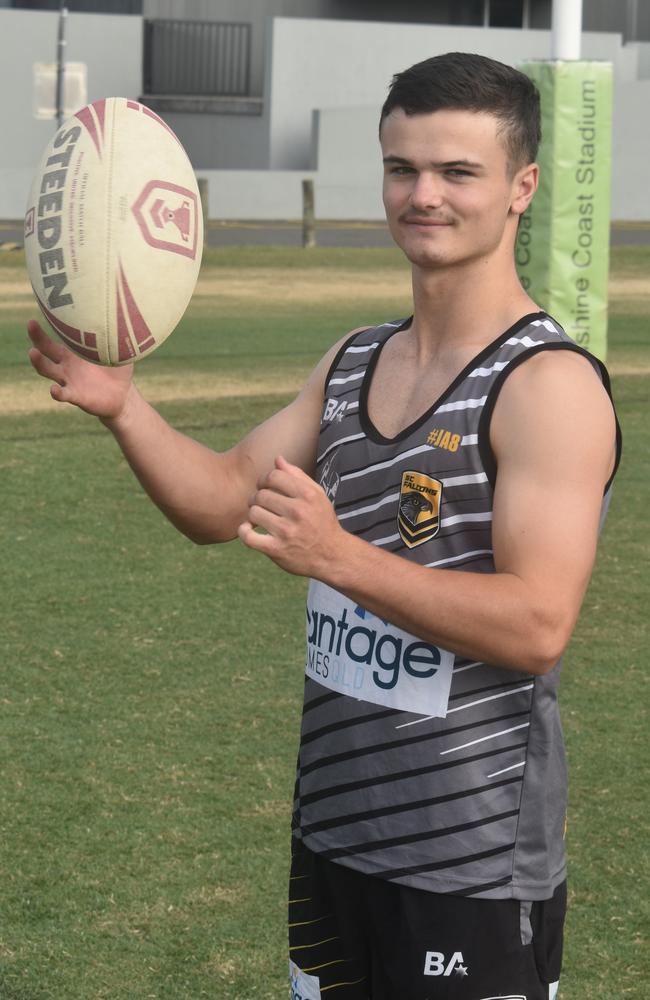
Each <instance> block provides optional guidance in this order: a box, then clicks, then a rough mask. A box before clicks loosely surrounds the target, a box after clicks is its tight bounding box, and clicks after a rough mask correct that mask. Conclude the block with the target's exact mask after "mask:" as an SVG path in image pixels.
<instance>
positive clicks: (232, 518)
mask: <svg viewBox="0 0 650 1000" xmlns="http://www.w3.org/2000/svg"><path fill="white" fill-rule="evenodd" d="M102 422H103V423H104V424H105V426H106V427H107V428H108V429H109V430H110V431H111V433H112V434H113V436H114V437H115V440H116V441H117V443H118V444H119V446H120V448H121V449H122V452H123V453H124V456H125V458H126V460H127V462H128V463H129V465H130V466H131V468H132V470H133V472H134V473H135V475H136V477H137V479H138V480H139V482H140V483H141V485H142V487H143V488H144V490H145V491H146V492H147V493H148V495H149V496H150V498H151V499H152V500H153V502H154V503H155V504H156V506H157V507H159V508H160V510H161V511H162V512H163V514H164V515H165V516H166V517H167V518H168V519H169V520H170V521H171V522H172V524H173V525H174V526H175V527H176V528H177V529H178V530H179V531H181V532H182V533H183V534H184V535H187V537H188V538H190V539H191V540H192V541H194V542H197V543H200V544H205V543H209V542H222V541H229V540H230V539H232V538H234V537H235V536H236V533H237V525H238V524H239V522H240V520H241V517H242V501H241V499H240V498H239V496H238V490H237V482H236V481H233V472H232V469H231V468H230V465H231V463H229V460H228V456H227V454H223V455H221V454H217V453H216V452H214V451H212V450H211V449H209V448H207V447H206V446H205V445H202V444H200V443H199V442H197V441H194V440H193V439H192V438H189V437H186V436H185V435H184V434H181V433H180V432H178V431H176V430H174V429H173V428H172V427H170V426H169V424H167V423H166V422H165V420H164V419H163V418H162V417H161V416H160V414H159V413H157V412H156V410H154V409H153V407H152V406H150V405H149V404H148V403H147V402H146V401H145V400H144V399H143V397H142V396H141V395H140V393H139V392H138V391H137V390H136V389H135V388H134V389H132V390H131V392H130V394H129V397H128V400H127V403H126V405H125V407H124V409H123V411H122V413H121V414H120V416H119V417H117V418H115V419H111V420H104V421H102Z"/></svg>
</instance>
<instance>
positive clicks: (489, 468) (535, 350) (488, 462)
mask: <svg viewBox="0 0 650 1000" xmlns="http://www.w3.org/2000/svg"><path fill="white" fill-rule="evenodd" d="M543 351H571V352H572V353H573V354H580V355H581V356H582V357H583V358H585V359H586V360H587V361H589V362H590V364H591V365H592V367H593V368H596V369H597V370H598V372H599V374H600V377H601V379H602V385H603V388H604V389H605V392H606V393H607V395H608V397H609V401H610V403H611V404H612V409H613V411H614V421H615V424H616V458H615V461H614V468H613V470H612V474H611V476H610V477H609V479H608V480H607V483H606V485H605V489H604V490H603V494H605V493H607V490H608V489H609V487H610V486H611V485H612V481H613V479H614V476H615V475H616V471H617V469H618V466H619V463H620V461H621V448H622V443H623V439H622V435H621V427H620V424H619V422H618V417H617V415H616V409H615V408H614V400H613V398H612V388H611V382H610V378H609V372H608V371H607V369H606V368H605V365H604V364H603V363H602V361H600V359H599V358H596V357H595V356H594V355H593V354H590V353H589V351H585V349H584V347H579V346H578V344H567V343H566V342H564V341H563V342H562V343H559V344H557V343H551V344H537V345H536V346H535V347H529V348H527V350H525V351H522V353H521V354H518V355H517V357H516V358H513V360H512V361H511V362H510V363H509V364H508V366H507V368H504V369H503V371H501V372H499V374H498V375H497V377H496V378H495V380H494V382H493V383H492V386H491V387H490V390H489V392H488V398H487V399H486V400H485V405H484V406H483V410H482V412H481V416H480V417H479V423H478V450H479V455H480V456H481V461H482V463H483V468H484V469H485V472H486V475H487V477H488V482H489V483H490V485H491V487H492V489H494V486H495V484H496V479H497V460H496V456H495V454H494V452H493V450H492V445H491V444H490V425H491V421H492V415H493V413H494V407H495V405H496V402H497V399H498V398H499V393H500V392H501V389H502V388H503V385H504V383H505V381H506V379H507V378H508V376H509V375H510V374H511V373H512V372H513V371H514V370H515V369H516V368H518V367H519V366H520V365H522V364H523V363H524V362H525V361H528V360H529V359H530V358H532V357H533V356H534V355H536V354H541V353H542V352H543Z"/></svg>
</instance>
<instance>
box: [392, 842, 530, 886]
mask: <svg viewBox="0 0 650 1000" xmlns="http://www.w3.org/2000/svg"><path fill="white" fill-rule="evenodd" d="M516 846H517V845H516V844H515V842H514V841H513V842H512V844H503V845H502V846H501V847H492V848H490V850H488V851H479V852H478V854H465V855H463V856H462V857H460V858H446V859H445V860H444V861H432V862H429V863H427V864H424V865H410V866H409V867H408V868H386V869H384V871H380V872H373V876H374V877H375V878H383V879H388V880H389V881H391V880H393V879H398V878H405V877H406V876H407V875H422V874H424V872H435V871H440V870H441V869H442V868H459V867H460V865H470V864H472V862H473V861H484V860H485V858H494V857H496V856H497V855H499V854H507V853H508V851H512V850H514V848H515V847H516ZM511 881H512V879H511V877H510V876H508V882H511ZM508 882H506V883H505V884H506V885H507V884H508Z"/></svg>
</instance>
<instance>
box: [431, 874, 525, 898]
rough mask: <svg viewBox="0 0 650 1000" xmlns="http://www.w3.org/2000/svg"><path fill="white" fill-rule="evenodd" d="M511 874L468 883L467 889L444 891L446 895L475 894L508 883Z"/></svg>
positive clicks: (510, 879) (510, 880)
mask: <svg viewBox="0 0 650 1000" xmlns="http://www.w3.org/2000/svg"><path fill="white" fill-rule="evenodd" d="M511 882H512V876H510V875H506V876H505V877H504V878H498V879H497V880H496V881H495V882H484V883H483V885H470V886H469V888H468V889H454V891H453V892H447V893H445V895H446V896H476V895H478V893H479V892H487V891H488V889H499V888H500V887H501V886H502V885H510V883H511Z"/></svg>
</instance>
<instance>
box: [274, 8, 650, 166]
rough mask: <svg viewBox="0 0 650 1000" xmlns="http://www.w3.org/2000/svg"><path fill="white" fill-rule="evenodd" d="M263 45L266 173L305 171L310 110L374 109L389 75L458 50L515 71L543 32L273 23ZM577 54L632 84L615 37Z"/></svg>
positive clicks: (535, 55) (541, 52)
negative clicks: (603, 62) (607, 64)
mask: <svg viewBox="0 0 650 1000" xmlns="http://www.w3.org/2000/svg"><path fill="white" fill-rule="evenodd" d="M270 45H271V49H270V55H271V65H270V67H268V72H269V87H268V88H267V90H266V94H267V99H269V100H270V107H269V115H270V123H269V124H270V160H269V165H270V167H271V168H273V169H282V170H287V169H300V168H304V167H307V166H308V165H309V163H310V150H311V116H312V110H313V109H314V108H335V107H341V108H343V107H350V106H359V105H373V106H374V107H376V108H377V109H379V107H380V106H381V104H382V103H383V100H384V97H385V96H386V91H387V88H388V84H389V82H390V80H391V77H392V76H393V74H394V73H396V72H398V71H399V70H402V69H404V68H405V67H406V66H410V65H411V64H412V63H415V62H419V61H420V60H421V59H426V58H428V57H429V56H433V55H438V54H441V53H443V52H450V51H458V50H461V51H464V52H479V53H481V54H483V55H487V56H492V57H493V58H495V59H500V60H501V61H503V62H506V63H510V64H512V65H516V64H517V63H519V62H522V61H523V60H525V59H548V58H550V52H551V41H550V32H547V31H516V30H514V29H508V28H499V29H497V28H490V29H489V30H485V29H483V28H462V29H460V28H453V27H448V26H443V25H430V24H420V25H417V27H416V26H413V25H409V24H383V23H375V22H368V21H315V20H300V19H298V18H275V19H274V21H273V32H272V36H271V38H270ZM583 54H584V58H585V59H607V60H611V61H612V62H614V64H615V71H616V73H617V74H618V75H619V76H620V77H622V78H624V79H630V78H632V79H633V78H634V75H635V72H636V54H635V53H634V54H632V55H630V54H629V53H627V52H625V51H624V50H623V47H622V45H621V39H620V36H619V35H610V34H605V33H592V34H588V35H585V36H584V53H583Z"/></svg>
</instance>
